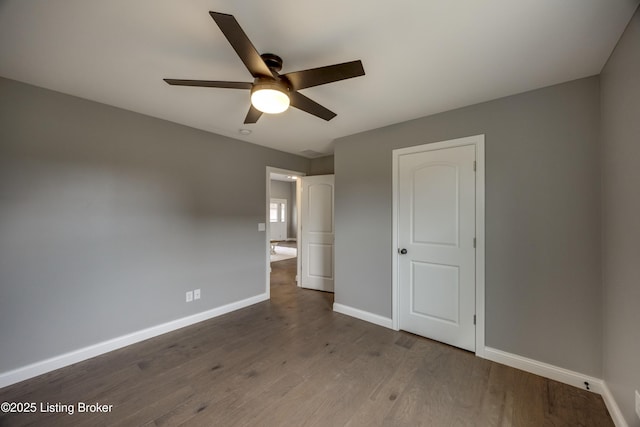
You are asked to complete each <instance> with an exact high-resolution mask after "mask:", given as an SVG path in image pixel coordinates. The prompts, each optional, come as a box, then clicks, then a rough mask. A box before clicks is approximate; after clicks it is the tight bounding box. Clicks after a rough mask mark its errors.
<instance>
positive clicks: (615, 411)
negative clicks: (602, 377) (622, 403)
mask: <svg viewBox="0 0 640 427" xmlns="http://www.w3.org/2000/svg"><path fill="white" fill-rule="evenodd" d="M600 394H601V395H602V400H604V404H605V405H606V406H607V410H608V411H609V415H611V419H612V420H613V423H614V424H615V425H616V427H629V424H627V421H626V420H625V419H624V416H623V415H622V411H621V410H620V407H619V406H618V403H617V402H616V400H615V399H614V398H613V394H611V390H609V387H607V383H606V382H604V381H602V392H601V393H600Z"/></svg>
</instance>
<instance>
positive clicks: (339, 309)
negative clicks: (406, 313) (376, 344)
mask: <svg viewBox="0 0 640 427" xmlns="http://www.w3.org/2000/svg"><path fill="white" fill-rule="evenodd" d="M333 311H335V312H336V313H341V314H346V315H347V316H351V317H355V318H356V319H360V320H364V321H365V322H369V323H373V324H374V325H378V326H384V327H385V328H389V329H393V322H392V320H391V319H390V318H388V317H384V316H380V315H378V314H373V313H369V312H368V311H364V310H360V309H357V308H353V307H349V306H348V305H343V304H338V303H333Z"/></svg>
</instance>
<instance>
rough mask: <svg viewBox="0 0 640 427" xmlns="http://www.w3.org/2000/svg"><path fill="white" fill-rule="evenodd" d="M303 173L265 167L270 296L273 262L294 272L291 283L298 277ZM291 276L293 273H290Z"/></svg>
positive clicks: (268, 293) (296, 281)
mask: <svg viewBox="0 0 640 427" xmlns="http://www.w3.org/2000/svg"><path fill="white" fill-rule="evenodd" d="M305 175H306V174H305V173H304V172H300V171H293V170H286V169H279V168H274V167H270V166H267V170H266V222H265V225H266V227H265V231H266V233H265V252H266V264H265V276H266V292H267V295H268V296H269V297H271V280H272V275H271V271H272V263H281V264H278V265H279V266H281V267H282V266H283V265H284V264H286V269H287V271H289V272H292V271H293V270H294V269H295V277H294V280H293V281H292V282H293V284H295V285H298V280H299V277H300V260H299V258H298V254H299V253H300V247H299V245H300V239H299V238H298V236H299V235H300V223H299V212H300V202H299V200H300V197H299V196H300V185H299V181H300V179H299V178H300V177H302V176H305ZM289 276H292V274H289Z"/></svg>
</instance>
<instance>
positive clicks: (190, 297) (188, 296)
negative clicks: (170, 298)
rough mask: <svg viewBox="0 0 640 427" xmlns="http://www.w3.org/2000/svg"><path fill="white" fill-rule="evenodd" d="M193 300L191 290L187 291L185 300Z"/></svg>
mask: <svg viewBox="0 0 640 427" xmlns="http://www.w3.org/2000/svg"><path fill="white" fill-rule="evenodd" d="M191 301H193V291H188V292H187V302H191Z"/></svg>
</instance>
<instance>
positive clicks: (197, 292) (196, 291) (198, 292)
mask: <svg viewBox="0 0 640 427" xmlns="http://www.w3.org/2000/svg"><path fill="white" fill-rule="evenodd" d="M193 299H200V289H196V290H194V291H193Z"/></svg>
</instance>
